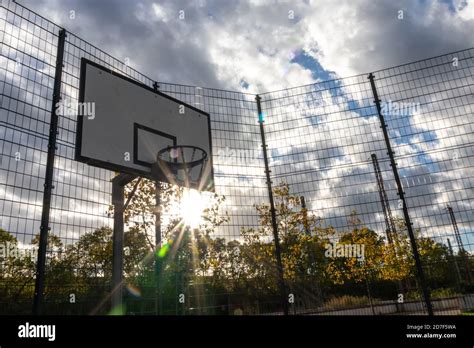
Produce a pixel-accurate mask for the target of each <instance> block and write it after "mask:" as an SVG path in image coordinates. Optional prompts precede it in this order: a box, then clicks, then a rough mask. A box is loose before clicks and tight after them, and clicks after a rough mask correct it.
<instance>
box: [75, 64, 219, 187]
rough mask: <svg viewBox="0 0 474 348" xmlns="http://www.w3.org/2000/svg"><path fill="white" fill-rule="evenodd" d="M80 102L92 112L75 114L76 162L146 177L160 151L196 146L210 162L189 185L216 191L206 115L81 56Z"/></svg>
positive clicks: (208, 119)
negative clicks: (172, 147)
mask: <svg viewBox="0 0 474 348" xmlns="http://www.w3.org/2000/svg"><path fill="white" fill-rule="evenodd" d="M79 103H81V105H85V109H88V110H94V111H95V112H94V115H91V114H83V115H78V122H77V134H76V160H78V161H81V162H85V163H88V164H90V165H93V166H97V167H101V168H106V169H109V170H114V171H119V172H124V173H130V174H136V175H140V176H143V177H149V178H150V172H151V166H152V164H153V163H154V162H155V161H156V155H157V152H158V151H159V150H162V149H164V148H166V147H168V146H173V145H191V146H196V147H199V148H201V149H203V150H204V151H206V153H207V158H208V160H207V161H206V162H205V163H204V166H205V167H204V168H203V171H202V180H201V182H200V183H191V187H193V188H199V189H202V190H206V191H213V190H214V180H213V179H214V177H213V169H212V145H211V127H210V117H209V114H208V113H206V112H204V111H201V110H198V109H196V108H195V107H193V106H191V105H188V104H186V103H183V102H181V101H179V100H177V99H174V98H172V97H170V96H168V95H165V94H163V93H160V92H158V91H155V90H154V89H153V88H151V87H149V86H146V85H144V84H141V83H140V82H137V81H135V80H132V79H130V78H128V77H125V76H122V75H120V74H118V73H116V72H113V71H111V70H110V69H107V68H105V67H102V66H100V65H98V64H96V63H93V62H91V61H89V60H87V59H84V58H83V59H82V62H81V80H80V90H79ZM89 103H90V104H89ZM92 105H93V106H94V107H91V106H92ZM155 179H156V177H155ZM159 180H160V181H164V182H172V181H173V180H170V179H169V178H166V177H165V176H163V177H160V179H159ZM194 186H199V187H194Z"/></svg>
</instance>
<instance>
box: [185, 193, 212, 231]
mask: <svg viewBox="0 0 474 348" xmlns="http://www.w3.org/2000/svg"><path fill="white" fill-rule="evenodd" d="M207 204H208V202H207V199H206V197H205V196H204V195H202V194H201V193H200V192H199V191H197V190H191V189H189V190H185V191H184V193H183V196H182V198H181V203H180V205H179V210H180V215H181V216H182V218H183V222H184V224H185V225H187V226H189V227H190V228H193V229H194V228H197V227H199V225H201V224H202V223H203V222H204V220H203V212H204V209H206V206H207Z"/></svg>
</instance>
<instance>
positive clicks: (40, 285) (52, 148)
mask: <svg viewBox="0 0 474 348" xmlns="http://www.w3.org/2000/svg"><path fill="white" fill-rule="evenodd" d="M65 41H66V30H65V29H61V30H60V31H59V36H58V48H57V53H56V71H55V74H54V89H53V101H52V105H51V120H50V125H49V139H48V156H47V160H46V176H45V183H44V191H43V210H42V212H41V226H40V237H39V246H38V260H37V263H36V278H35V293H34V299H33V314H34V315H37V314H40V312H41V302H42V300H43V290H44V278H45V266H46V252H47V250H46V249H47V246H48V233H49V229H50V228H49V213H50V210H51V196H52V190H53V188H54V187H53V175H54V157H55V154H56V139H57V135H58V122H59V117H58V115H57V113H56V108H57V104H58V103H59V102H60V101H61V78H62V73H63V57H64V43H65Z"/></svg>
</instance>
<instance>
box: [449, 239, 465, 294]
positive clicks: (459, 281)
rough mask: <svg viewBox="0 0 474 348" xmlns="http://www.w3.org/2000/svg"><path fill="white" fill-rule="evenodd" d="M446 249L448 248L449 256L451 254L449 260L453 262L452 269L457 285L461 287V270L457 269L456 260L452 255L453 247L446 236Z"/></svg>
mask: <svg viewBox="0 0 474 348" xmlns="http://www.w3.org/2000/svg"><path fill="white" fill-rule="evenodd" d="M448 249H449V256H451V262H452V263H453V264H454V269H455V270H456V280H457V283H458V287H459V288H461V284H462V278H461V272H460V271H459V266H458V262H457V261H456V258H455V256H454V252H453V247H452V246H451V241H450V240H449V238H448Z"/></svg>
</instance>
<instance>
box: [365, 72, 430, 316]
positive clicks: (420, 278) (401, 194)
mask: <svg viewBox="0 0 474 348" xmlns="http://www.w3.org/2000/svg"><path fill="white" fill-rule="evenodd" d="M368 78H369V80H370V86H371V87H372V93H373V95H374V103H375V106H376V107H377V113H378V117H379V120H380V128H382V131H383V136H384V139H385V145H386V146H387V154H388V157H389V158H390V166H391V167H392V171H393V176H394V177H395V182H396V184H397V191H398V196H399V197H400V200H401V201H402V209H403V216H404V218H405V224H406V226H407V231H408V236H409V238H410V243H411V247H412V251H413V257H414V258H415V265H416V270H417V275H418V281H419V283H420V286H421V290H422V292H423V298H424V301H425V304H426V309H427V312H428V315H433V307H432V305H431V300H430V293H429V292H428V288H427V286H426V280H425V274H424V272H423V266H422V264H421V260H420V254H419V253H418V247H417V245H416V239H415V235H414V233H413V227H412V223H411V220H410V215H409V214H408V207H407V204H406V200H405V192H404V191H403V187H402V182H401V181H400V176H399V175H398V170H397V163H396V162H395V158H394V156H393V155H394V152H393V151H392V146H391V145H390V138H389V136H388V131H387V124H386V123H385V119H384V117H383V115H382V108H381V106H380V99H379V96H378V93H377V89H376V87H375V81H374V75H373V74H372V73H370V74H369V77H368Z"/></svg>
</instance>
